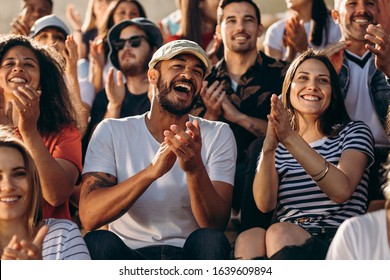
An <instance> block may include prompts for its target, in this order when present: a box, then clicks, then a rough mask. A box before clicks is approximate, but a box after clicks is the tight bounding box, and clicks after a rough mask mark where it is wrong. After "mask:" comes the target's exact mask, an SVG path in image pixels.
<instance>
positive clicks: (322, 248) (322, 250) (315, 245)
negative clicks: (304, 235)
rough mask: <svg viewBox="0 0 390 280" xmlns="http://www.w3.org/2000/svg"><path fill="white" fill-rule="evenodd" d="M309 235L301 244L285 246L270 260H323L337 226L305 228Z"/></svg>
mask: <svg viewBox="0 0 390 280" xmlns="http://www.w3.org/2000/svg"><path fill="white" fill-rule="evenodd" d="M306 230H307V231H308V232H309V233H310V234H311V237H310V238H309V239H308V240H306V242H305V243H304V244H303V245H301V246H285V247H283V248H282V249H280V250H279V251H278V252H276V253H275V254H274V255H272V256H271V257H270V260H325V258H326V254H327V252H328V249H329V246H330V243H331V242H332V239H333V237H334V236H335V234H336V231H337V228H321V229H306Z"/></svg>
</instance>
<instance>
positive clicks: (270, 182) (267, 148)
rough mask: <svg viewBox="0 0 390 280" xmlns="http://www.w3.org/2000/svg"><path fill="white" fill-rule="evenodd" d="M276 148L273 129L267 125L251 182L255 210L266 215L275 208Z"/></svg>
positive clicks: (276, 186) (276, 184) (276, 183)
mask: <svg viewBox="0 0 390 280" xmlns="http://www.w3.org/2000/svg"><path fill="white" fill-rule="evenodd" d="M277 146H278V139H277V137H276V134H275V131H274V128H273V126H272V125H271V124H268V128H267V134H266V137H265V139H264V143H263V149H262V152H261V154H260V158H259V164H258V166H257V170H256V175H255V179H254V181H253V197H254V199H255V202H256V206H257V208H259V209H260V211H262V212H264V213H266V212H269V211H271V210H273V209H275V207H276V203H277V194H278V188H279V185H278V183H279V180H278V179H279V178H278V174H277V171H276V168H275V150H276V148H277Z"/></svg>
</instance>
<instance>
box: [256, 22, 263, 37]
mask: <svg viewBox="0 0 390 280" xmlns="http://www.w3.org/2000/svg"><path fill="white" fill-rule="evenodd" d="M263 29H264V26H263V25H262V24H260V25H259V27H258V28H257V38H260V37H261V35H263Z"/></svg>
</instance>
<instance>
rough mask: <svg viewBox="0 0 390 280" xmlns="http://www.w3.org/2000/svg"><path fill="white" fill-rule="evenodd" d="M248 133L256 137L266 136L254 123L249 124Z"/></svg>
mask: <svg viewBox="0 0 390 280" xmlns="http://www.w3.org/2000/svg"><path fill="white" fill-rule="evenodd" d="M248 131H249V132H250V133H252V134H253V135H255V136H256V137H260V136H265V134H264V133H263V131H262V130H261V128H260V127H258V126H257V125H256V124H254V123H252V122H250V123H249V126H248Z"/></svg>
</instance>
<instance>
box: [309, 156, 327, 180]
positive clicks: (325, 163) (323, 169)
mask: <svg viewBox="0 0 390 280" xmlns="http://www.w3.org/2000/svg"><path fill="white" fill-rule="evenodd" d="M327 163H328V162H327V161H326V160H325V162H324V167H323V168H322V169H321V171H320V172H318V173H317V174H315V175H310V177H312V178H313V179H314V178H315V177H318V176H320V175H321V174H322V173H323V172H324V171H325V169H326V166H327Z"/></svg>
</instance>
